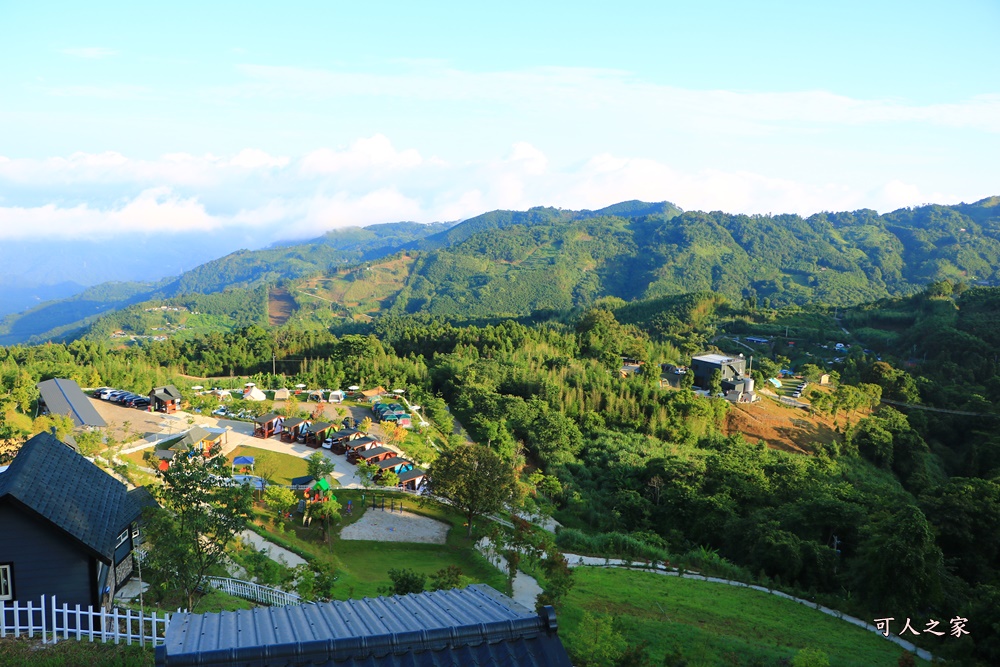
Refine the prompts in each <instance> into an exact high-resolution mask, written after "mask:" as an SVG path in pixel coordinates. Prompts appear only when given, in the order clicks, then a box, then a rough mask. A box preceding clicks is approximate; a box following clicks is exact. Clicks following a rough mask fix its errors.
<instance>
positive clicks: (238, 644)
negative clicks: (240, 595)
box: [156, 584, 571, 667]
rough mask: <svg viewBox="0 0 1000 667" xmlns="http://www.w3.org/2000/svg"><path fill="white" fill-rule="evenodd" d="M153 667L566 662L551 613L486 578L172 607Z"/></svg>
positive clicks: (484, 666)
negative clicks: (260, 603)
mask: <svg viewBox="0 0 1000 667" xmlns="http://www.w3.org/2000/svg"><path fill="white" fill-rule="evenodd" d="M156 664H157V665H158V667H174V666H181V665H200V666H202V667H222V666H223V665H227V666H228V665H241V666H246V667H249V666H260V667H264V666H265V665H266V666H267V667H362V666H364V667H404V666H405V667H445V666H447V667H455V666H457V665H462V666H468V667H472V666H473V665H475V666H477V667H488V666H490V665H497V666H499V665H503V666H505V667H506V666H510V667H514V666H517V667H570V664H571V663H570V661H569V657H568V656H567V654H566V649H565V648H564V647H563V645H562V642H561V641H560V640H559V636H558V635H557V634H556V618H555V612H554V611H553V610H552V608H551V607H546V608H545V609H544V610H543V611H542V613H540V614H536V613H534V612H532V611H529V610H528V609H526V608H525V607H523V606H521V605H520V604H518V603H517V602H514V601H513V600H511V599H510V598H508V597H506V596H504V595H501V594H500V593H498V592H497V591H495V590H493V589H492V588H490V587H489V586H486V585H483V584H475V585H472V586H469V587H468V588H464V589H457V588H456V589H452V590H445V591H434V592H428V593H418V594H413V595H404V596H392V597H380V598H365V599H363V600H347V601H346V602H327V603H321V604H308V605H293V606H288V607H271V608H266V609H262V608H257V609H249V610H240V611H235V612H222V613H218V614H176V615H174V616H173V617H172V619H171V622H170V626H169V628H168V629H167V635H166V639H165V643H164V644H163V645H162V646H158V647H157V648H156Z"/></svg>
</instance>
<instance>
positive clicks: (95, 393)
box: [91, 387, 111, 398]
mask: <svg viewBox="0 0 1000 667" xmlns="http://www.w3.org/2000/svg"><path fill="white" fill-rule="evenodd" d="M106 391H111V387H98V388H97V389H95V390H94V391H93V392H91V396H93V397H94V398H100V397H101V394H103V393H104V392H106Z"/></svg>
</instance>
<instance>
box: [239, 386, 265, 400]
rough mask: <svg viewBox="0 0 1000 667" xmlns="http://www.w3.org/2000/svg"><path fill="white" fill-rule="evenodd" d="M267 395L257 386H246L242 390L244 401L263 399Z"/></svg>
mask: <svg viewBox="0 0 1000 667" xmlns="http://www.w3.org/2000/svg"><path fill="white" fill-rule="evenodd" d="M265 398H267V396H265V395H264V392H262V391H261V390H260V389H258V388H257V387H247V388H246V390H244V392H243V400H244V401H263V400H264V399H265Z"/></svg>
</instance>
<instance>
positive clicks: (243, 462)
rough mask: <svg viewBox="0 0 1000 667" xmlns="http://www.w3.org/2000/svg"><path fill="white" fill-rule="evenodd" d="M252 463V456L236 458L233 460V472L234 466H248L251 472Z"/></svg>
mask: <svg viewBox="0 0 1000 667" xmlns="http://www.w3.org/2000/svg"><path fill="white" fill-rule="evenodd" d="M253 461H254V458H253V457H252V456H237V457H236V458H235V459H233V470H236V466H250V469H251V470H253Z"/></svg>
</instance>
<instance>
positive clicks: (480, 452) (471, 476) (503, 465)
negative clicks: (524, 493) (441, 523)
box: [430, 445, 517, 537]
mask: <svg viewBox="0 0 1000 667" xmlns="http://www.w3.org/2000/svg"><path fill="white" fill-rule="evenodd" d="M430 486H431V490H432V491H433V492H434V493H436V494H438V495H440V496H443V497H444V498H447V499H448V500H449V501H451V503H452V504H453V505H454V506H455V507H457V508H458V509H459V510H460V511H461V512H462V513H463V514H465V516H466V518H467V519H468V524H467V528H468V530H467V533H466V534H467V536H468V537H472V522H473V521H474V520H475V518H476V517H479V516H482V515H484V514H490V513H492V512H497V511H499V510H501V509H502V508H503V507H504V505H505V504H506V503H507V502H509V501H510V500H511V499H512V498H513V497H514V494H515V490H516V486H517V483H516V480H515V478H514V469H513V468H512V467H511V466H510V464H509V463H507V462H506V461H504V460H503V459H502V458H500V455H499V454H497V453H496V452H494V451H493V450H492V449H490V448H489V447H484V446H482V445H463V446H461V447H456V448H454V449H449V450H446V451H444V452H442V453H441V455H440V456H439V457H438V458H437V460H436V461H434V463H433V465H431V469H430Z"/></svg>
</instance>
